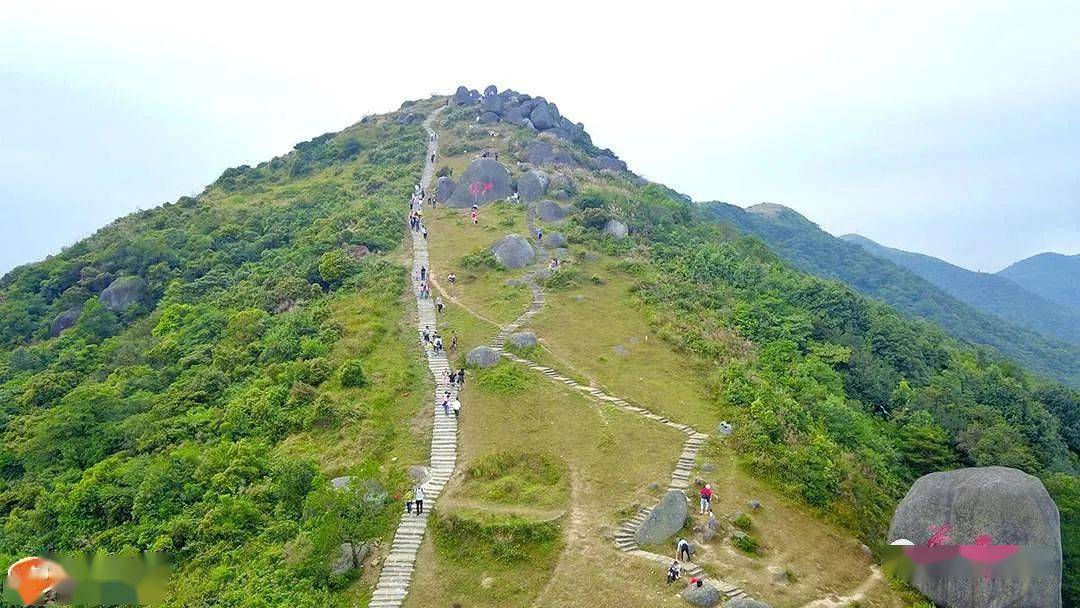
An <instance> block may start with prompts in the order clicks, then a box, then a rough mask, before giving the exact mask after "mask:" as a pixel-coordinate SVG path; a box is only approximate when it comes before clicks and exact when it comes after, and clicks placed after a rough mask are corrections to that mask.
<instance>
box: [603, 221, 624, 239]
mask: <svg viewBox="0 0 1080 608" xmlns="http://www.w3.org/2000/svg"><path fill="white" fill-rule="evenodd" d="M629 233H630V229H629V228H627V226H626V224H624V223H622V222H620V221H619V220H608V221H607V223H606V224H604V234H610V235H611V236H613V237H615V238H617V239H622V238H625V237H626V235H627V234H629Z"/></svg>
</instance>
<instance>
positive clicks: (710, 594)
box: [679, 583, 723, 608]
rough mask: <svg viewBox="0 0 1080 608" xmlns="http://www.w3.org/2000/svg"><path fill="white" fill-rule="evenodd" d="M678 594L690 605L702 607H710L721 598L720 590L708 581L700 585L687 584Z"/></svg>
mask: <svg viewBox="0 0 1080 608" xmlns="http://www.w3.org/2000/svg"><path fill="white" fill-rule="evenodd" d="M679 595H680V596H682V598H683V599H684V600H686V603H688V604H690V605H691V606H702V607H703V608H712V607H713V606H716V605H719V604H720V600H721V599H723V596H722V595H721V594H720V590H719V589H717V588H716V587H713V586H712V585H710V584H708V583H705V584H703V585H701V586H700V587H697V586H693V585H691V586H688V587H687V588H686V589H683V592H682V593H680V594H679Z"/></svg>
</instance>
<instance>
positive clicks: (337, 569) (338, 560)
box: [330, 543, 371, 575]
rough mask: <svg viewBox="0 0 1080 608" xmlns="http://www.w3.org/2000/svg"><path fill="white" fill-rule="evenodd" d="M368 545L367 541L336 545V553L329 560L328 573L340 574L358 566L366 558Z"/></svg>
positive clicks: (361, 564)
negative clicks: (357, 544) (357, 543)
mask: <svg viewBox="0 0 1080 608" xmlns="http://www.w3.org/2000/svg"><path fill="white" fill-rule="evenodd" d="M370 550H371V549H370V547H369V546H368V545H367V543H364V544H361V545H360V546H356V545H354V544H353V543H342V544H341V546H340V547H338V552H337V555H335V556H334V560H333V561H332V562H330V574H335V575H341V574H346V573H348V572H350V571H352V570H356V569H357V568H360V567H361V566H363V564H364V560H365V559H367V556H368V553H369V552H370Z"/></svg>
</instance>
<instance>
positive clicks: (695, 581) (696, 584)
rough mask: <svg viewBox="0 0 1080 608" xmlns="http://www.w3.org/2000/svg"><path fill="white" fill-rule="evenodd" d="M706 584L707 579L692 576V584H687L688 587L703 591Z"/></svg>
mask: <svg viewBox="0 0 1080 608" xmlns="http://www.w3.org/2000/svg"><path fill="white" fill-rule="evenodd" d="M704 584H705V579H703V578H698V577H696V576H692V577H690V582H689V583H687V587H694V588H696V589H701V586H702V585H704Z"/></svg>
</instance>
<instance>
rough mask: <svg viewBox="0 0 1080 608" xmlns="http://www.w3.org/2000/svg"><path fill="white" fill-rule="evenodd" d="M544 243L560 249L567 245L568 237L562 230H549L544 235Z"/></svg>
mask: <svg viewBox="0 0 1080 608" xmlns="http://www.w3.org/2000/svg"><path fill="white" fill-rule="evenodd" d="M544 243H546V244H547V246H548V247H555V248H556V249H559V248H562V247H566V237H565V236H564V235H563V234H562V233H561V232H549V233H547V234H545V235H544Z"/></svg>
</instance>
